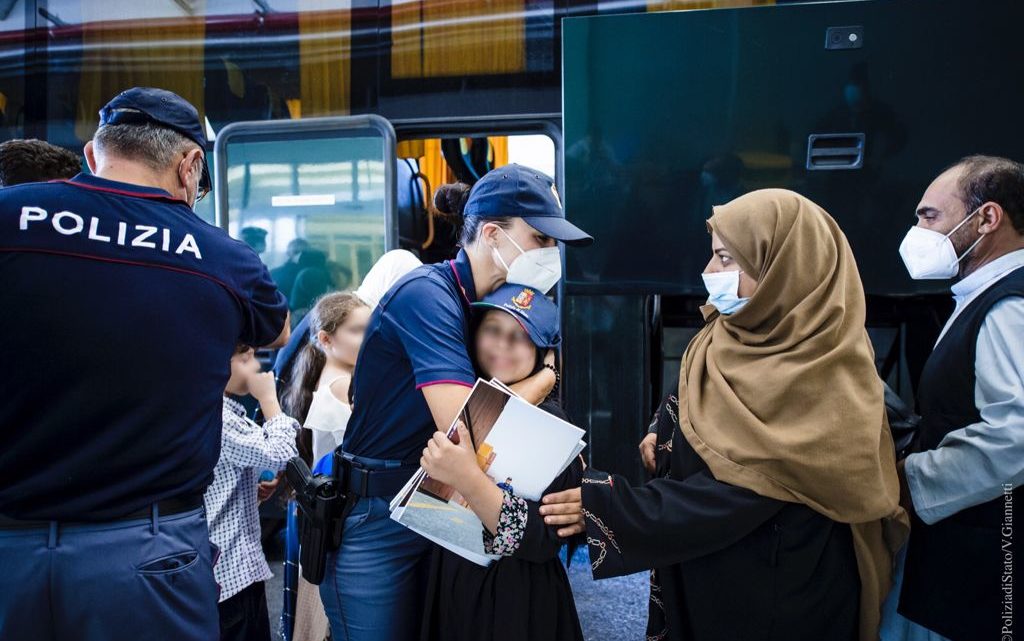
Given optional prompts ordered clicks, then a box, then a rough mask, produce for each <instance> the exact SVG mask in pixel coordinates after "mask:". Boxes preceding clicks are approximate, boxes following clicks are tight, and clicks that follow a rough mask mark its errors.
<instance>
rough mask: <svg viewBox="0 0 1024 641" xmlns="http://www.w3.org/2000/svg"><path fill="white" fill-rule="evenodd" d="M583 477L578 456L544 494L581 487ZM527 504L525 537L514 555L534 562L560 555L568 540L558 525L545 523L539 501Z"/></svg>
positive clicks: (581, 464)
mask: <svg viewBox="0 0 1024 641" xmlns="http://www.w3.org/2000/svg"><path fill="white" fill-rule="evenodd" d="M582 479H583V459H581V458H580V457H578V456H577V457H576V459H575V460H574V461H573V462H572V464H570V465H569V467H568V468H567V469H566V470H565V471H564V472H562V474H561V475H560V476H559V477H558V478H556V479H555V481H554V482H553V483H552V484H551V485H550V486H549V487H548V489H547V490H545V491H544V494H550V493H552V492H560V491H562V490H565V489H569V488H572V487H579V485H580V482H581V481H582ZM526 505H527V509H528V510H529V513H528V516H527V518H526V528H525V530H524V531H523V539H522V541H521V542H520V544H519V549H518V550H516V552H515V553H514V554H513V555H512V556H514V557H515V558H517V559H521V560H523V561H531V562H533V563H544V562H545V561H550V560H551V559H553V558H555V557H557V556H558V550H559V549H561V547H562V546H563V545H565V544H566V543H567V541H566V539H563V538H561V537H559V536H558V534H557V532H558V527H552V526H548V525H546V524H545V523H544V517H543V516H541V514H540V511H539V510H540V506H541V503H540V502H539V501H527V502H526Z"/></svg>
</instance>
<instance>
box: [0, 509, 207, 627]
mask: <svg viewBox="0 0 1024 641" xmlns="http://www.w3.org/2000/svg"><path fill="white" fill-rule="evenodd" d="M213 555H214V548H213V544H211V543H210V535H209V531H208V530H207V527H206V516H205V513H204V512H203V509H202V508H197V509H195V510H192V511H189V512H182V513H180V514H174V515H172V516H166V517H161V516H159V515H157V514H156V513H155V510H154V515H153V516H152V517H151V518H148V519H139V520H132V521H119V522H113V523H101V524H89V525H61V524H58V523H56V522H53V523H51V524H50V526H49V527H41V528H33V529H23V530H17V529H0V568H2V570H0V639H5V640H6V639H32V640H33V641H50V640H57V639H76V640H79V641H137V640H138V639H154V640H158V641H164V640H166V641H210V640H211V639H217V638H218V636H219V634H220V628H219V625H218V618H217V595H218V588H217V583H216V581H214V578H213V560H214V559H213Z"/></svg>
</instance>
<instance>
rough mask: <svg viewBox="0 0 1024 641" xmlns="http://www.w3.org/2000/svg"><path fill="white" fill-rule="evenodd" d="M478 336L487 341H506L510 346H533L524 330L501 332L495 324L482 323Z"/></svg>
mask: <svg viewBox="0 0 1024 641" xmlns="http://www.w3.org/2000/svg"><path fill="white" fill-rule="evenodd" d="M480 336H481V337H483V338H484V339H486V340H488V341H493V342H504V343H508V344H509V345H511V346H512V347H525V346H527V345H529V346H533V341H532V340H530V336H529V335H528V334H527V333H526V332H524V331H511V332H503V331H501V328H500V327H498V326H497V325H484V326H482V327H481V328H480Z"/></svg>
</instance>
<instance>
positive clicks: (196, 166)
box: [178, 148, 203, 185]
mask: <svg viewBox="0 0 1024 641" xmlns="http://www.w3.org/2000/svg"><path fill="white" fill-rule="evenodd" d="M202 154H203V152H202V151H200V150H199V149H198V148H196V149H193V150H192V151H190V152H188V153H187V154H185V159H184V161H182V162H180V163H178V180H180V181H181V184H182V185H187V184H188V181H189V177H190V176H191V175H192V173H193V172H202V170H203V169H202V166H201V165H200V163H201V162H202ZM197 182H198V181H197Z"/></svg>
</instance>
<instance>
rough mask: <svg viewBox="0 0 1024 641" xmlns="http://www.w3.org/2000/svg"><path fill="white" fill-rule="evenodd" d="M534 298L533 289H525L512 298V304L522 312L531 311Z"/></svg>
mask: <svg viewBox="0 0 1024 641" xmlns="http://www.w3.org/2000/svg"><path fill="white" fill-rule="evenodd" d="M533 296H534V292H533V290H532V289H529V288H524V289H523V291H521V292H519V294H517V295H516V296H515V297H514V298H512V304H513V305H515V306H516V307H518V308H519V309H522V310H527V309H530V307H532V306H533Z"/></svg>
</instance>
